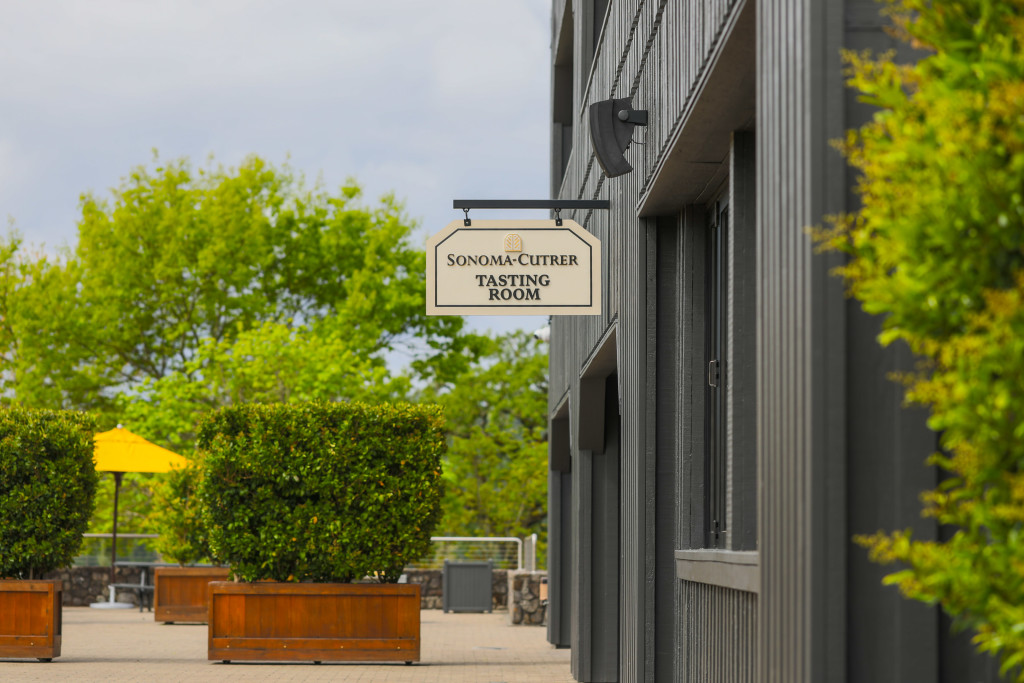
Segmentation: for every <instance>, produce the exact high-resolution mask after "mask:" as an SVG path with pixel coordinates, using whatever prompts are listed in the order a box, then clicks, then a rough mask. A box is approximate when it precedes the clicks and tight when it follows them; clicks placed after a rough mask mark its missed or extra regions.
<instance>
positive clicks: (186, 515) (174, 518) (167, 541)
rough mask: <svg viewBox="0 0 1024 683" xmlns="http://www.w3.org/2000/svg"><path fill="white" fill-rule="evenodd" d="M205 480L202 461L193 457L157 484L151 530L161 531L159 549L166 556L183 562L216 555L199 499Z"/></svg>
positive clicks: (201, 559) (157, 548)
mask: <svg viewBox="0 0 1024 683" xmlns="http://www.w3.org/2000/svg"><path fill="white" fill-rule="evenodd" d="M201 479H202V465H201V462H199V461H196V460H190V461H189V463H188V465H186V466H185V467H180V468H178V469H174V470H171V471H170V472H168V473H167V474H164V475H162V477H161V480H160V481H159V483H157V484H156V485H155V486H154V487H153V513H152V514H151V515H150V523H149V529H150V530H151V531H153V532H154V533H157V534H160V538H159V539H157V541H156V544H155V548H156V550H157V552H159V553H160V555H161V556H162V557H163V558H164V559H167V560H170V561H171V562H177V563H178V564H180V565H186V564H195V563H197V562H209V561H211V560H212V558H213V553H212V551H211V550H210V542H209V538H208V535H207V531H206V525H205V524H203V518H202V507H201V505H200V502H199V482H200V481H201Z"/></svg>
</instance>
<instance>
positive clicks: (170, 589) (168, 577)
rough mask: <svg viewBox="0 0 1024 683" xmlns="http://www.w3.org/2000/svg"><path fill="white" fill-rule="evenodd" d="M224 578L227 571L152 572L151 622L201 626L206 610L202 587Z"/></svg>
mask: <svg viewBox="0 0 1024 683" xmlns="http://www.w3.org/2000/svg"><path fill="white" fill-rule="evenodd" d="M227 578H228V568H227V567H158V568H157V569H156V571H155V572H154V584H155V585H154V588H153V594H154V602H153V618H154V620H156V621H165V622H175V621H189V622H198V623H203V624H205V623H206V622H207V611H208V609H209V602H208V600H209V592H208V591H207V588H206V585H207V584H208V583H210V582H211V581H224V580H225V579H227Z"/></svg>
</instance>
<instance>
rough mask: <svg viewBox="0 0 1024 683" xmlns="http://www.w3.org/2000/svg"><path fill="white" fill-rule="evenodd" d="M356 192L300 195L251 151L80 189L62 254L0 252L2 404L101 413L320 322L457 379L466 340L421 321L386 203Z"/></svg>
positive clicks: (416, 282)
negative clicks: (233, 159)
mask: <svg viewBox="0 0 1024 683" xmlns="http://www.w3.org/2000/svg"><path fill="white" fill-rule="evenodd" d="M359 196H360V191H359V188H358V187H357V186H356V185H355V184H354V183H350V184H348V185H346V186H345V187H342V188H341V189H340V190H339V191H338V192H336V193H330V192H327V191H325V190H324V189H322V188H319V187H314V188H312V189H309V188H307V187H305V185H304V183H303V180H302V178H301V176H298V175H297V174H295V173H294V172H293V171H292V170H291V169H290V168H289V167H287V166H283V167H274V166H272V165H270V164H268V163H267V162H265V161H264V160H262V159H260V158H259V157H255V156H254V157H249V158H248V159H246V160H245V161H244V162H243V163H242V164H241V165H240V166H239V167H238V168H223V167H219V166H212V165H208V166H206V167H203V168H199V169H196V168H194V167H193V166H192V164H191V163H189V162H188V161H187V160H177V161H169V162H160V161H159V160H158V161H156V162H155V165H154V166H153V167H138V168H136V169H134V170H133V171H132V172H131V173H130V174H129V175H128V177H126V178H124V179H123V180H122V181H121V183H120V185H119V186H118V187H117V188H115V189H114V190H113V191H112V193H111V197H110V198H109V199H106V198H102V197H99V196H97V195H95V194H86V195H83V196H82V199H81V211H82V218H81V220H80V222H79V226H78V228H79V231H78V232H79V238H78V243H77V245H76V246H75V248H74V250H73V251H70V252H68V253H66V254H63V255H62V256H61V257H60V258H56V259H54V258H47V257H41V258H31V257H28V258H26V257H24V255H21V256H20V257H19V247H20V246H21V245H20V244H19V240H17V239H16V238H8V239H7V240H6V241H5V243H4V244H3V245H0V268H2V270H0V273H2V275H0V277H2V280H0V285H2V291H0V311H3V312H4V314H5V317H4V329H3V331H2V332H0V345H2V346H0V354H2V355H3V357H4V359H5V361H6V363H5V372H4V375H3V377H2V381H3V385H4V386H3V388H4V392H3V393H4V395H5V396H7V397H12V396H13V397H15V398H16V400H17V402H19V403H21V404H23V405H34V406H40V407H76V408H92V409H96V410H100V411H103V412H110V411H112V410H114V407H113V405H112V404H113V401H114V399H115V398H116V397H117V396H118V395H123V394H130V393H131V392H133V391H134V390H135V389H136V388H137V387H138V386H140V385H141V384H142V383H143V382H145V381H150V382H155V381H158V380H161V379H163V378H165V377H168V376H171V375H175V374H178V375H183V376H184V377H186V378H194V377H198V376H200V375H201V374H202V371H203V368H204V367H205V366H203V365H201V364H197V362H196V360H197V357H199V355H200V353H201V351H202V350H203V349H204V348H205V349H206V350H207V351H208V352H209V351H210V349H211V345H212V346H213V347H216V348H219V349H221V350H223V349H226V348H229V347H230V346H231V345H232V344H233V343H234V341H235V340H236V339H238V338H239V337H240V336H241V335H247V334H248V335H252V334H256V333H255V332H254V331H255V330H262V332H263V333H264V334H270V332H269V330H270V329H271V327H272V328H273V329H276V330H277V332H276V333H277V334H284V333H285V332H286V331H292V330H298V329H300V328H312V327H314V326H316V325H319V324H321V321H324V320H332V321H334V323H333V324H334V325H335V327H337V328H342V329H344V330H345V331H346V334H347V335H348V336H351V337H358V338H359V343H360V344H361V345H362V347H361V348H360V350H361V351H362V352H363V354H362V355H364V356H366V357H371V356H372V357H374V358H381V357H383V356H384V355H385V354H388V353H399V352H401V353H406V354H407V355H408V357H409V359H410V361H411V367H412V368H413V369H414V371H416V372H419V373H423V374H430V373H434V372H440V373H444V372H457V371H458V370H459V368H458V367H457V361H458V359H459V358H461V355H462V354H461V351H462V350H463V349H464V348H465V345H466V344H467V339H468V338H467V337H464V336H463V335H462V334H461V330H462V320H461V319H460V318H455V317H443V318H442V317H428V316H426V315H425V313H424V310H423V287H424V283H423V279H424V274H423V273H424V262H423V259H424V254H423V251H422V250H420V249H417V248H414V247H413V246H412V245H411V244H410V235H411V225H410V222H409V221H408V219H407V218H406V217H405V216H404V215H403V214H402V211H401V206H400V205H399V204H398V203H397V202H395V201H394V199H393V198H391V197H385V198H384V199H382V200H381V201H380V203H379V204H378V205H376V206H374V207H365V206H362V205H361V204H359V203H358V198H359ZM267 326H271V327H267ZM327 334H330V332H328V333H327ZM300 336H301V334H300ZM207 360H209V353H207ZM453 361H454V362H456V367H454V368H452V367H451V366H452V363H453Z"/></svg>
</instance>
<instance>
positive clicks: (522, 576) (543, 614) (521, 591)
mask: <svg viewBox="0 0 1024 683" xmlns="http://www.w3.org/2000/svg"><path fill="white" fill-rule="evenodd" d="M547 576H548V573H547V572H531V571H526V570H525V569H524V570H520V571H511V572H508V595H510V596H511V605H510V607H509V610H508V623H509V624H512V625H516V624H524V625H527V626H543V625H544V624H546V623H547V612H548V608H547V600H544V601H543V602H541V597H540V596H541V588H540V586H541V579H545V580H546V579H547Z"/></svg>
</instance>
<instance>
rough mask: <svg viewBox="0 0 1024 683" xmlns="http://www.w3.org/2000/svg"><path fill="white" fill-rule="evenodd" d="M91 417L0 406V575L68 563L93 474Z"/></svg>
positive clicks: (36, 572) (88, 508)
mask: <svg viewBox="0 0 1024 683" xmlns="http://www.w3.org/2000/svg"><path fill="white" fill-rule="evenodd" d="M95 429H96V423H95V420H94V419H93V417H92V416H90V415H87V414H85V413H73V412H65V411H50V410H23V409H19V408H8V409H0V578H15V579H29V578H36V579H38V578H41V577H42V575H43V574H45V573H46V572H48V571H52V570H54V569H59V568H62V567H66V566H68V565H70V564H71V561H72V560H73V559H74V557H75V554H76V553H77V552H78V549H79V548H80V547H81V545H82V534H83V533H84V532H85V529H86V525H87V524H88V522H89V516H90V515H91V514H92V507H93V498H94V496H95V495H96V485H97V480H98V475H97V473H96V468H95V464H94V463H93V433H94V432H95Z"/></svg>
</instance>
